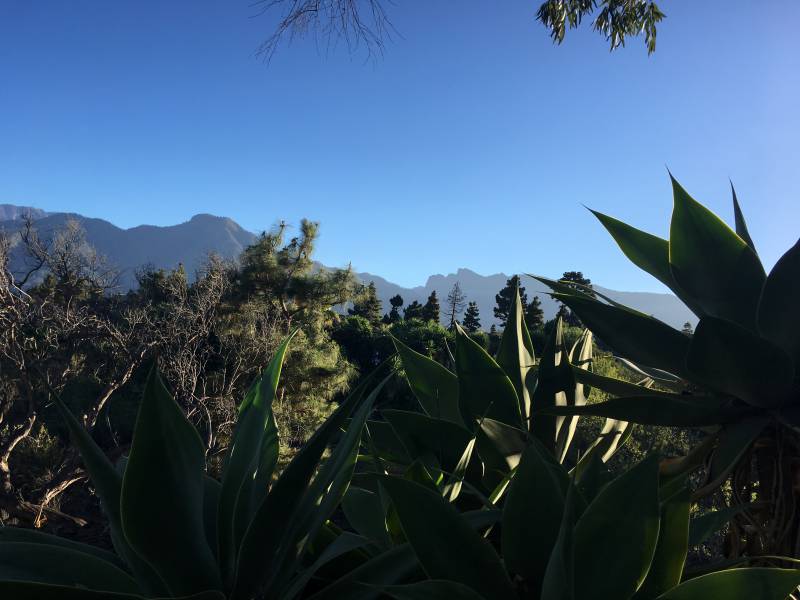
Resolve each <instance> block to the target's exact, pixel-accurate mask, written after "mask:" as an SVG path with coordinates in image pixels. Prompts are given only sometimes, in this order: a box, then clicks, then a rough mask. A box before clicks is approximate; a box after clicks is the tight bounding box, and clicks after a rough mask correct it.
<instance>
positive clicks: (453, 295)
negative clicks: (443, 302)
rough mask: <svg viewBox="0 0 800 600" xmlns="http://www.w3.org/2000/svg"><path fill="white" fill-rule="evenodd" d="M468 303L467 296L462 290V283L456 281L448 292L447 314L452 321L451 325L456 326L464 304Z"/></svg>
mask: <svg viewBox="0 0 800 600" xmlns="http://www.w3.org/2000/svg"><path fill="white" fill-rule="evenodd" d="M466 304H467V297H466V296H465V295H464V292H462V291H461V284H460V283H459V282H458V281H456V282H455V283H454V284H453V288H452V289H451V290H450V293H449V294H447V315H448V317H449V321H450V327H455V324H456V318H457V317H458V315H460V314H461V313H462V312H463V310H464V306H465V305H466Z"/></svg>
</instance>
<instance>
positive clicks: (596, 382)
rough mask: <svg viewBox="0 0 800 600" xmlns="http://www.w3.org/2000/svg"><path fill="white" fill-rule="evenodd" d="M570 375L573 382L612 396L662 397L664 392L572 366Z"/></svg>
mask: <svg viewBox="0 0 800 600" xmlns="http://www.w3.org/2000/svg"><path fill="white" fill-rule="evenodd" d="M572 375H573V377H575V381H577V382H578V383H583V384H585V385H587V386H591V387H595V388H597V389H599V390H603V391H604V392H607V393H609V394H611V395H612V396H663V395H664V392H663V391H660V390H656V389H653V388H651V387H647V386H644V385H638V384H636V383H630V382H629V381H625V380H624V379H616V378H615V377H606V376H605V375H600V374H598V373H594V372H593V371H589V370H587V369H582V368H580V367H577V366H575V365H572Z"/></svg>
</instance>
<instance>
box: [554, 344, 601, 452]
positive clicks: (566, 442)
mask: <svg viewBox="0 0 800 600" xmlns="http://www.w3.org/2000/svg"><path fill="white" fill-rule="evenodd" d="M592 343H593V337H592V332H591V331H589V330H588V329H584V330H583V333H582V334H581V336H580V337H579V338H578V339H577V340H576V342H575V344H574V345H573V347H572V350H570V353H569V363H568V364H569V365H570V368H571V370H570V374H569V377H570V378H573V379H574V378H575V374H574V371H575V370H580V371H586V372H589V371H591V369H592ZM564 367H566V365H564ZM565 371H566V368H565ZM565 382H566V379H565ZM574 386H575V387H574V390H573V391H572V393H565V397H566V400H567V404H568V405H569V404H571V405H573V406H583V405H584V404H586V402H587V400H588V398H589V394H590V392H591V389H592V388H591V386H589V385H586V384H583V383H579V382H575V383H574ZM577 427H578V417H577V416H575V415H573V416H572V417H568V418H566V419H565V420H564V422H563V423H562V425H561V427H560V429H559V431H558V438H557V440H556V456H557V457H558V462H561V463H563V462H564V459H565V458H566V457H567V452H569V448H570V445H571V444H572V439H573V437H574V436H575V430H576V429H577Z"/></svg>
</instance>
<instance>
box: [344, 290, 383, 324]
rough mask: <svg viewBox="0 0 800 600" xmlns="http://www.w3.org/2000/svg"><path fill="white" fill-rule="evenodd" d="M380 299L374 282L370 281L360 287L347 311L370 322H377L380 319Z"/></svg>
mask: <svg viewBox="0 0 800 600" xmlns="http://www.w3.org/2000/svg"><path fill="white" fill-rule="evenodd" d="M381 308H382V306H381V301H380V299H379V298H378V291H377V289H376V288H375V282H374V281H370V282H369V285H367V286H365V287H363V288H362V289H361V293H360V294H359V297H358V298H357V299H356V300H355V301H354V302H353V308H351V309H349V310H348V311H347V312H348V313H349V314H351V315H355V316H359V317H364V318H365V319H366V320H367V321H369V322H370V323H373V324H375V323H377V322H378V321H380V320H381Z"/></svg>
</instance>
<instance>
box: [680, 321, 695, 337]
mask: <svg viewBox="0 0 800 600" xmlns="http://www.w3.org/2000/svg"><path fill="white" fill-rule="evenodd" d="M681 333H685V334H686V335H693V334H694V328H693V327H692V324H691V323H689V321H686V323H684V324H683V329H681Z"/></svg>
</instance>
